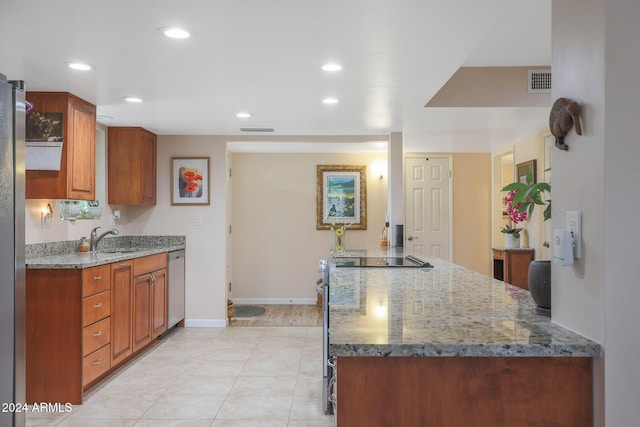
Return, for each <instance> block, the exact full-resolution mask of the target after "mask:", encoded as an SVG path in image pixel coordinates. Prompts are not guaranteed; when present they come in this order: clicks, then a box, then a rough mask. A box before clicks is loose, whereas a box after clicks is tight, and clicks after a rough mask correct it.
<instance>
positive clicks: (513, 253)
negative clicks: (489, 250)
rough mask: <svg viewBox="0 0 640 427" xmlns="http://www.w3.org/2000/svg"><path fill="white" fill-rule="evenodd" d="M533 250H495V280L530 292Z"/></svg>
mask: <svg viewBox="0 0 640 427" xmlns="http://www.w3.org/2000/svg"><path fill="white" fill-rule="evenodd" d="M534 258H535V251H534V250H533V249H493V278H494V279H498V280H502V281H503V282H507V283H509V284H510V285H514V286H517V287H519V288H522V289H526V290H529V279H528V276H529V264H530V263H531V261H533V259H534Z"/></svg>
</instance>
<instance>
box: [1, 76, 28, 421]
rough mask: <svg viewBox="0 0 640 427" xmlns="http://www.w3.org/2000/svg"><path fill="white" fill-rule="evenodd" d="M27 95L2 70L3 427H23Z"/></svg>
mask: <svg viewBox="0 0 640 427" xmlns="http://www.w3.org/2000/svg"><path fill="white" fill-rule="evenodd" d="M24 132H25V95H24V87H23V85H22V82H9V81H7V78H6V77H5V76H4V75H3V74H0V405H2V407H1V408H0V427H7V426H24V422H25V412H24V408H23V407H21V406H20V405H23V404H24V403H25V401H26V393H25V266H24V194H25V187H24V186H25V169H24V167H25V166H24V165H25V163H24V162H25V149H24Z"/></svg>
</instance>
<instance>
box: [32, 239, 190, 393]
mask: <svg viewBox="0 0 640 427" xmlns="http://www.w3.org/2000/svg"><path fill="white" fill-rule="evenodd" d="M77 245H78V242H77V241H65V242H50V243H40V244H32V245H27V246H26V250H25V254H26V267H27V270H26V329H27V331H26V350H27V354H26V399H27V403H35V402H48V403H72V404H80V403H82V401H83V396H84V392H85V391H86V390H87V389H89V388H91V387H92V386H94V385H95V384H97V383H98V382H99V381H100V380H101V379H102V378H103V377H104V376H105V375H107V374H108V373H109V372H111V371H112V369H113V368H114V367H116V366H119V365H121V364H122V363H123V362H125V361H126V360H130V359H131V358H133V357H135V356H136V354H139V352H140V350H142V349H144V348H145V347H147V346H149V345H151V343H152V342H154V341H155V339H156V338H158V337H159V336H160V335H161V334H162V333H163V332H165V331H166V330H167V328H168V315H167V301H168V299H167V294H168V285H169V283H168V268H167V267H168V253H169V252H171V251H175V250H180V249H185V246H186V241H185V237H184V236H117V237H110V238H105V239H103V240H102V241H100V245H99V246H98V250H97V251H95V252H78V251H77V250H76V246H77Z"/></svg>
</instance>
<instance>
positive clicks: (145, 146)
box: [140, 131, 156, 204]
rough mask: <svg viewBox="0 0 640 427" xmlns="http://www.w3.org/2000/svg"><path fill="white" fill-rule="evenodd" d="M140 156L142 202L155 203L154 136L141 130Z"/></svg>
mask: <svg viewBox="0 0 640 427" xmlns="http://www.w3.org/2000/svg"><path fill="white" fill-rule="evenodd" d="M140 150H141V153H140V154H141V158H142V162H143V165H144V167H142V168H141V170H140V174H141V176H140V179H141V187H140V190H141V193H142V194H141V197H142V203H144V204H155V203H156V136H155V135H154V134H152V133H150V132H146V131H142V135H141V141H140Z"/></svg>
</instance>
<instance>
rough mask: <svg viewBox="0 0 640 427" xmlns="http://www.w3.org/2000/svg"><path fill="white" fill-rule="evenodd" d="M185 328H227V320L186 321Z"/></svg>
mask: <svg viewBox="0 0 640 427" xmlns="http://www.w3.org/2000/svg"><path fill="white" fill-rule="evenodd" d="M184 327H185V328H226V327H227V319H185V320H184Z"/></svg>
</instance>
